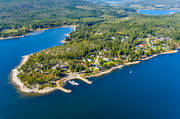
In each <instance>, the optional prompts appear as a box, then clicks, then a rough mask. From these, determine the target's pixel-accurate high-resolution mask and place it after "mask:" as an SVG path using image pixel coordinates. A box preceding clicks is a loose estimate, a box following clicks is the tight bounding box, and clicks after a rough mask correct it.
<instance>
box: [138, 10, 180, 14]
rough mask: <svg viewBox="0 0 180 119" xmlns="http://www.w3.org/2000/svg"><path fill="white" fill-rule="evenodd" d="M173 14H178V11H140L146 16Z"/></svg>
mask: <svg viewBox="0 0 180 119" xmlns="http://www.w3.org/2000/svg"><path fill="white" fill-rule="evenodd" d="M172 12H174V13H177V12H180V11H176V10H138V13H140V14H145V15H170V14H171V13H172Z"/></svg>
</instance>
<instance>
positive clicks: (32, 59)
mask: <svg viewBox="0 0 180 119" xmlns="http://www.w3.org/2000/svg"><path fill="white" fill-rule="evenodd" d="M141 19H144V20H143V21H142V20H141ZM172 21H173V22H172ZM179 21H180V17H179V14H177V15H175V16H173V17H172V16H164V17H162V18H161V19H159V17H158V16H153V17H149V16H144V15H137V16H135V17H134V16H132V17H130V18H128V19H122V20H119V19H118V20H117V21H108V22H102V23H98V24H95V25H80V26H79V27H77V28H76V30H75V31H73V32H72V33H70V34H69V35H68V37H67V38H66V39H65V40H64V44H63V45H62V46H56V47H53V48H48V49H45V50H43V51H41V52H38V53H34V54H31V55H29V56H24V57H23V60H22V62H21V64H20V65H19V66H18V67H17V68H16V69H14V70H13V71H12V75H11V79H12V82H13V83H14V84H16V85H17V86H18V87H19V89H20V91H21V92H24V93H40V94H43V93H48V92H51V91H54V90H61V91H63V92H65V93H70V92H71V90H70V89H66V88H65V86H66V84H67V83H69V81H70V80H77V79H78V80H81V81H83V82H86V83H87V84H91V83H92V81H89V80H88V79H87V78H89V77H94V76H100V75H104V74H106V73H109V72H111V71H112V70H114V69H117V68H122V67H123V66H126V65H132V64H137V63H140V62H141V61H142V60H148V59H150V58H152V57H155V56H158V55H161V54H166V53H176V52H178V50H176V48H177V47H178V46H179V39H178V38H179V31H178V30H172V29H176V28H177V27H178V25H179V24H178V23H179Z"/></svg>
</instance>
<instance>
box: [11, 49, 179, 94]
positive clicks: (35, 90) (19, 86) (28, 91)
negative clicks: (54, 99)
mask: <svg viewBox="0 0 180 119" xmlns="http://www.w3.org/2000/svg"><path fill="white" fill-rule="evenodd" d="M177 52H178V50H172V51H167V52H163V53H159V54H154V55H152V56H149V57H146V58H144V59H141V60H138V61H134V62H128V63H125V64H122V65H118V66H115V67H112V68H111V69H108V70H105V71H102V72H99V73H98V74H94V75H90V76H84V77H81V76H80V74H79V73H72V74H69V75H68V76H66V77H64V78H62V79H60V80H59V81H57V82H56V84H57V87H52V88H50V87H47V88H44V89H42V90H38V88H33V89H28V88H27V87H26V86H25V85H24V84H23V83H22V82H21V81H20V79H19V78H18V77H17V75H18V73H19V72H18V69H19V68H20V67H21V66H22V65H23V64H25V63H26V62H27V60H28V59H29V57H30V55H26V56H23V57H22V60H21V62H20V64H19V65H18V66H17V67H16V68H15V69H13V70H12V71H11V77H10V79H11V82H12V83H13V84H15V85H16V86H17V89H18V90H19V91H20V92H22V93H26V94H32V93H34V94H46V93H50V92H53V91H55V90H61V91H62V92H64V93H71V92H72V90H70V89H66V88H64V86H62V85H61V86H60V85H59V82H60V81H63V82H64V83H66V82H67V81H69V80H74V79H78V80H81V81H84V82H85V83H87V84H89V85H90V84H92V81H89V80H88V79H86V78H92V77H98V76H102V75H105V74H108V73H111V72H112V71H113V70H116V69H121V68H123V67H125V66H129V65H134V64H139V63H141V61H145V60H148V59H151V58H154V57H156V56H158V55H162V54H171V53H177Z"/></svg>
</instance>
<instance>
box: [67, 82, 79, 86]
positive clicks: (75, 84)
mask: <svg viewBox="0 0 180 119" xmlns="http://www.w3.org/2000/svg"><path fill="white" fill-rule="evenodd" d="M68 82H69V83H70V84H71V85H73V86H78V85H79V83H77V82H75V81H68Z"/></svg>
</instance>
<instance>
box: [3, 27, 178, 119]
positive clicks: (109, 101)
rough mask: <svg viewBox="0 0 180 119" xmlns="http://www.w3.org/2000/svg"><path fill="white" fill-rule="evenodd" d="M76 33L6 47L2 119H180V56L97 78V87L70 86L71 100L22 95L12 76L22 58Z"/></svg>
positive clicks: (55, 32)
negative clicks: (11, 73)
mask: <svg viewBox="0 0 180 119" xmlns="http://www.w3.org/2000/svg"><path fill="white" fill-rule="evenodd" d="M71 31H72V28H58V29H51V30H47V31H44V32H35V33H34V34H33V35H31V36H26V37H24V38H18V39H11V40H4V41H0V56H1V57H0V91H1V93H0V119H180V103H179V101H180V78H179V74H180V70H179V66H180V53H176V54H168V55H161V56H158V57H155V58H153V59H150V60H148V61H143V62H142V63H140V64H137V65H131V66H127V67H124V68H122V69H120V70H115V71H113V72H112V73H109V74H107V75H104V76H101V77H96V78H91V79H90V80H92V81H93V84H92V85H87V84H85V83H83V82H79V83H80V86H78V87H73V86H71V85H68V86H67V87H68V88H70V89H72V91H73V92H72V93H71V94H65V93H63V92H61V91H55V92H52V93H49V94H46V95H43V96H34V97H33V96H24V95H21V94H19V93H18V92H17V91H16V89H15V88H14V86H13V85H12V84H10V83H9V80H8V75H9V73H10V71H11V70H12V69H13V68H14V67H15V66H17V65H18V64H19V62H20V60H21V56H23V55H27V54H30V53H33V52H37V51H40V50H42V49H44V48H48V47H52V46H55V45H61V44H60V43H59V40H63V39H64V38H65V35H64V34H66V33H69V32H71ZM130 71H132V72H133V73H132V74H130V73H129V72H130Z"/></svg>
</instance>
